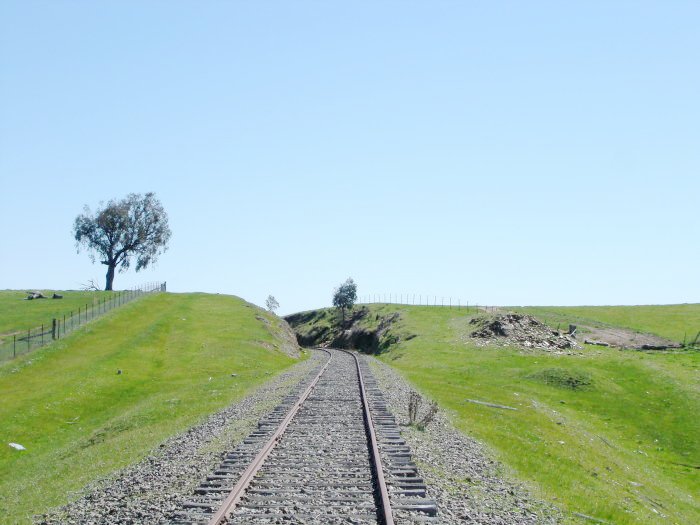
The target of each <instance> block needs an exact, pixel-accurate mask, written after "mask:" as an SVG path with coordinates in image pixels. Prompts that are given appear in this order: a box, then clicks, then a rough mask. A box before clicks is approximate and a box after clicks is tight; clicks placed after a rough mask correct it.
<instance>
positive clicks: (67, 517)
mask: <svg viewBox="0 0 700 525" xmlns="http://www.w3.org/2000/svg"><path fill="white" fill-rule="evenodd" d="M324 359H325V356H324V355H323V354H322V353H321V352H312V353H311V356H310V358H309V359H307V360H306V361H303V362H301V363H298V364H296V365H294V366H293V367H292V368H291V369H289V370H287V371H286V372H284V373H282V374H280V375H279V376H277V377H276V378H274V379H272V380H271V381H269V382H267V383H265V384H264V385H262V386H260V387H259V388H258V389H257V390H256V391H254V392H253V393H252V394H251V395H249V396H248V397H246V398H244V399H242V400H240V401H238V402H235V403H233V404H232V405H230V406H229V407H227V408H226V409H224V410H222V411H220V412H218V413H216V414H213V415H212V416H210V417H209V418H207V419H206V420H205V421H204V422H203V423H201V424H199V425H197V426H195V427H192V428H191V429H189V430H187V431H186V432H184V433H182V434H179V435H177V436H174V437H172V438H170V439H168V440H167V441H165V442H164V443H162V444H161V445H160V447H159V448H158V449H156V450H154V451H153V453H152V454H151V455H149V456H147V457H146V458H144V459H143V460H142V461H140V462H139V463H136V464H134V465H132V466H129V467H126V468H125V469H123V470H121V471H119V472H117V473H116V474H114V476H112V477H110V478H109V479H105V480H102V481H99V482H96V483H94V484H92V485H90V486H88V487H86V488H85V489H84V490H83V491H81V493H80V494H78V495H77V499H76V500H75V501H73V502H72V503H69V504H68V505H66V506H64V507H60V508H57V509H53V510H52V511H50V512H49V513H47V514H46V515H43V516H37V517H36V519H35V523H39V524H42V525H44V524H46V525H48V524H62V525H65V524H70V525H73V524H80V525H89V524H101V525H102V524H117V523H118V524H142V523H167V522H168V516H170V515H171V514H172V513H173V512H174V511H176V510H177V509H179V508H180V507H181V506H182V504H183V502H184V501H185V500H187V499H188V498H191V495H192V491H193V490H194V488H195V487H196V486H197V485H198V484H199V483H200V481H201V479H202V478H203V477H204V476H206V475H207V473H209V472H210V471H211V470H212V469H213V468H214V467H216V466H217V465H218V464H219V463H220V462H221V461H222V459H223V456H224V455H225V454H226V453H227V452H228V451H230V450H232V449H233V448H235V447H236V445H237V444H238V443H239V442H241V440H242V439H243V438H244V437H245V436H247V435H248V434H249V433H250V432H252V431H253V430H254V429H255V428H256V426H257V422H258V420H259V419H260V418H261V417H262V416H263V415H264V414H266V413H267V412H269V411H270V410H272V409H273V408H274V407H275V406H276V405H278V404H279V403H280V401H281V400H282V398H283V397H284V396H285V395H287V394H288V393H289V392H290V391H291V390H292V389H293V387H294V386H295V385H296V384H297V383H298V382H299V381H300V380H301V379H303V378H304V377H305V376H306V375H307V374H308V373H309V372H310V371H311V369H312V368H313V367H315V366H317V364H318V363H319V362H322V361H323V360H324Z"/></svg>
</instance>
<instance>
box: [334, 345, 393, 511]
mask: <svg viewBox="0 0 700 525" xmlns="http://www.w3.org/2000/svg"><path fill="white" fill-rule="evenodd" d="M343 352H345V353H346V354H350V355H351V356H352V357H353V358H354V359H355V366H356V367H357V377H358V378H359V380H360V396H361V397H362V404H363V408H364V409H363V411H362V412H363V414H364V418H365V426H366V428H367V433H368V435H369V442H370V448H371V452H372V467H373V468H374V476H375V478H376V479H377V485H378V489H379V494H378V496H379V506H380V507H381V518H382V524H383V525H394V517H393V515H392V513H391V501H390V499H389V491H388V489H387V488H386V480H385V479H384V471H383V470H382V459H381V456H380V455H379V445H378V443H377V433H376V431H375V430H374V422H373V421H372V414H371V412H370V410H369V402H368V401H367V392H366V391H365V381H364V379H363V377H362V370H361V369H360V360H359V359H358V358H357V355H356V354H354V353H352V352H348V351H347V350H343Z"/></svg>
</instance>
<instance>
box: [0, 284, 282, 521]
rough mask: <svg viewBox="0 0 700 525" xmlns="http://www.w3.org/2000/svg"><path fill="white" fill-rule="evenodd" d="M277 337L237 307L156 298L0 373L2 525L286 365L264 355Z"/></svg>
mask: <svg viewBox="0 0 700 525" xmlns="http://www.w3.org/2000/svg"><path fill="white" fill-rule="evenodd" d="M66 295H67V294H66ZM18 302H19V303H20V304H21V305H22V306H21V307H25V304H23V303H35V301H24V302H21V301H18ZM13 304H14V303H13ZM64 304H65V303H64ZM32 306H33V304H32ZM39 306H40V307H43V305H39ZM13 308H14V306H13ZM256 316H264V317H266V318H267V319H268V321H269V322H270V324H269V327H268V325H266V324H264V323H263V322H261V321H259V320H257V319H256ZM278 330H279V320H278V319H277V318H276V317H272V316H270V315H269V314H267V313H264V312H263V311H262V310H260V309H259V308H257V307H254V306H252V305H249V304H247V303H245V302H244V301H242V300H240V299H238V298H235V297H230V296H223V295H222V296H219V295H215V296H214V295H204V294H185V295H178V294H155V295H152V296H148V297H144V298H143V299H141V300H139V301H137V302H134V303H130V304H127V305H125V306H122V307H120V308H118V309H116V310H114V311H112V312H110V313H108V314H106V315H105V316H104V317H103V318H102V319H99V320H96V321H95V322H94V323H91V324H90V325H88V326H87V327H85V328H83V329H81V330H79V331H77V332H75V333H74V334H72V335H69V336H68V337H67V338H66V339H62V340H60V341H58V342H56V343H54V344H52V345H49V346H47V347H44V348H42V349H40V350H37V351H34V352H32V353H30V354H28V355H26V356H22V357H19V358H17V359H15V360H13V361H10V362H7V363H3V364H0V392H1V393H2V402H0V516H1V517H2V519H0V521H1V522H2V523H3V524H4V523H29V522H30V521H31V516H32V515H33V514H37V513H41V512H43V511H45V510H46V509H47V507H49V506H55V505H58V504H61V503H64V502H66V501H67V498H69V497H70V494H71V492H73V491H76V490H78V489H80V488H81V487H83V486H84V485H85V484H87V483H88V482H90V481H92V480H95V479H98V478H100V477H102V476H104V475H106V474H108V473H110V472H112V471H114V470H115V469H118V468H120V467H123V466H125V465H128V464H130V463H133V462H135V461H137V460H138V459H140V458H142V457H144V456H145V455H147V454H148V452H149V451H150V450H152V449H153V448H154V447H156V446H157V445H158V444H159V443H160V442H162V441H163V440H164V439H165V438H167V437H168V436H171V435H173V434H175V433H177V432H180V431H183V430H185V429H187V428H188V427H190V426H192V425H193V424H195V423H197V422H198V421H200V420H201V419H202V418H203V417H205V416H206V415H207V414H210V413H212V412H214V411H216V410H218V409H221V408H223V407H224V406H226V405H227V404H229V403H230V402H231V401H232V400H234V399H238V398H240V397H242V396H243V395H244V394H246V393H247V392H249V391H250V390H251V388H253V387H254V386H256V385H259V384H261V383H262V382H264V381H266V380H268V379H269V378H270V375H269V374H270V373H277V372H279V371H281V370H282V369H284V368H286V367H288V366H290V365H291V364H293V363H294V362H295V361H296V360H295V359H293V358H290V357H287V356H286V355H284V354H282V353H281V352H279V351H276V350H270V349H267V348H266V347H268V348H269V347H270V345H275V344H279V343H280V340H279V339H278V337H277V336H276V335H275V334H276V333H277V331H278ZM118 369H120V370H122V374H120V375H118V374H117V370H118ZM232 373H235V374H237V376H236V377H232V376H231V374H232ZM10 442H15V443H19V444H21V445H23V446H25V447H26V448H27V450H26V451H17V450H14V449H12V448H10V447H9V446H8V443H10Z"/></svg>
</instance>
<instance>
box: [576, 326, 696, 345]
mask: <svg viewBox="0 0 700 525" xmlns="http://www.w3.org/2000/svg"><path fill="white" fill-rule="evenodd" d="M579 328H580V329H581V333H582V335H581V337H579V339H583V340H584V341H585V342H586V343H589V344H598V345H600V344H601V343H602V345H603V346H612V347H615V348H625V349H636V350H666V349H672V348H682V346H683V345H681V344H679V343H676V342H674V341H671V340H669V339H664V338H663V337H659V336H658V335H653V334H644V333H640V332H635V331H634V330H629V329H626V328H615V327H596V326H580V327H579ZM584 336H585V337H584Z"/></svg>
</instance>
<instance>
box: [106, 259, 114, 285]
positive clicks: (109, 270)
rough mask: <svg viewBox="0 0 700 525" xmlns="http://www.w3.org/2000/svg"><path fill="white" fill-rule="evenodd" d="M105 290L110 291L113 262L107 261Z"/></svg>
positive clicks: (112, 277)
mask: <svg viewBox="0 0 700 525" xmlns="http://www.w3.org/2000/svg"><path fill="white" fill-rule="evenodd" d="M105 281H106V282H105V290H107V291H111V290H112V283H113V282H114V264H113V263H109V264H107V278H106V280H105Z"/></svg>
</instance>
